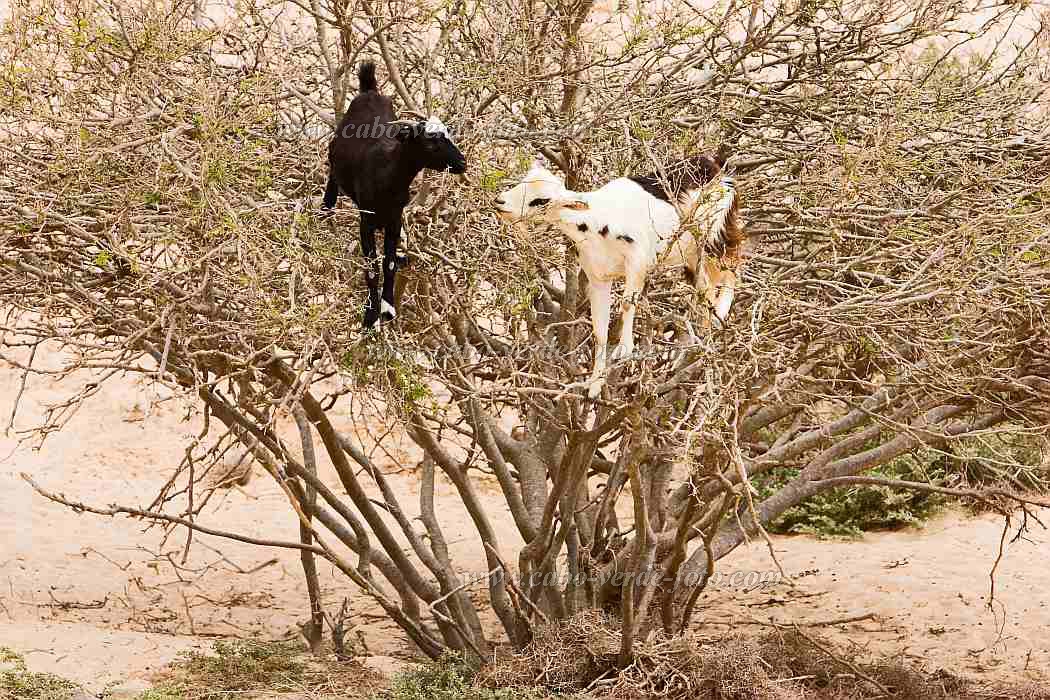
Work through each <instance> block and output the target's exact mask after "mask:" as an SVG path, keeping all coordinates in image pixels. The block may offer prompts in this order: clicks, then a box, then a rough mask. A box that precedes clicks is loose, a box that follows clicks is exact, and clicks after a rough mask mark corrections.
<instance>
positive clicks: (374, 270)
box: [324, 61, 467, 328]
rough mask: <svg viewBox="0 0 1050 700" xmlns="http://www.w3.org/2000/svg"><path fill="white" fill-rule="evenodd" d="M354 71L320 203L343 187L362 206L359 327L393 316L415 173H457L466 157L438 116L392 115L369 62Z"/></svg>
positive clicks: (327, 203) (328, 202) (328, 204)
mask: <svg viewBox="0 0 1050 700" xmlns="http://www.w3.org/2000/svg"><path fill="white" fill-rule="evenodd" d="M357 77H358V81H359V84H360V94H358V95H357V96H356V97H354V99H353V101H352V102H351V103H350V108H349V109H348V110H347V111H346V114H345V115H344V116H343V119H342V121H341V122H340V123H339V128H338V129H337V130H336V134H335V136H334V137H332V141H331V143H330V144H329V146H328V167H329V172H328V186H327V188H325V193H324V209H326V210H331V209H332V208H333V207H335V203H336V199H337V198H338V196H339V194H340V192H342V193H343V194H347V195H349V196H350V198H351V199H352V200H353V201H354V204H356V205H357V207H358V209H359V210H360V211H361V253H362V254H363V255H364V257H365V264H366V266H367V267H366V270H365V279H366V282H367V283H368V301H367V302H366V305H365V313H364V326H365V328H371V327H372V326H374V325H375V324H376V321H379V320H380V319H382V320H383V321H392V320H393V319H394V317H395V316H396V315H397V310H396V309H395V307H394V278H395V276H396V274H397V268H398V259H397V246H398V243H399V242H400V241H401V215H402V212H403V211H404V208H405V206H406V205H407V204H408V202H409V186H410V185H411V184H412V180H414V179H415V177H416V175H418V174H419V171H420V170H423V169H425V168H428V169H430V170H439V171H448V172H451V173H454V174H457V175H458V174H461V173H463V172H465V171H466V169H467V161H466V159H465V158H464V157H463V154H462V153H460V151H459V149H458V148H456V145H455V144H454V143H453V142H452V138H451V137H450V135H449V133H448V129H447V128H446V127H445V125H444V124H442V123H441V120H440V119H438V118H437V117H433V116H431V117H428V118H425V119H422V118H421V119H414V120H398V119H397V118H396V116H395V115H394V106H393V102H392V101H391V100H390V98H389V97H386V96H385V95H381V94H380V93H379V91H378V90H377V83H376V67H375V64H374V63H372V62H371V61H369V62H365V63H362V64H361V67H360V69H359V70H358V72H357ZM416 116H421V115H416ZM379 229H382V230H383V293H382V297H380V294H379V284H378V283H379V260H378V258H377V257H376V241H375V234H376V231H377V230H379Z"/></svg>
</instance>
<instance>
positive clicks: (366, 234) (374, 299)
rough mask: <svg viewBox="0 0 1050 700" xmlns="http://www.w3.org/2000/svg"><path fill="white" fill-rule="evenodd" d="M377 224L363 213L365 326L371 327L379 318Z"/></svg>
mask: <svg viewBox="0 0 1050 700" xmlns="http://www.w3.org/2000/svg"><path fill="white" fill-rule="evenodd" d="M377 228H378V227H377V226H376V222H375V220H374V219H373V218H372V217H371V216H367V215H364V214H362V215H361V255H362V256H364V259H365V283H366V284H367V285H368V301H366V302H365V317H364V327H365V328H371V327H372V326H374V325H376V321H378V320H379V307H380V301H379V258H378V257H377V256H376V229H377Z"/></svg>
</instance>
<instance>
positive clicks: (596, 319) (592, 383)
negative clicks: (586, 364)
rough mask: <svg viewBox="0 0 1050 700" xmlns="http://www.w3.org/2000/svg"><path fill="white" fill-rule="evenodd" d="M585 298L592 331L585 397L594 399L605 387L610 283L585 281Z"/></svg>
mask: <svg viewBox="0 0 1050 700" xmlns="http://www.w3.org/2000/svg"><path fill="white" fill-rule="evenodd" d="M587 297H588V298H589V299H590V301H591V328H592V329H593V331H594V365H593V367H592V368H591V378H590V380H589V381H588V387H587V397H588V398H590V399H596V398H598V396H599V395H600V394H601V393H602V387H603V386H604V385H605V357H606V347H607V346H608V344H609V308H610V307H611V306H612V282H599V281H595V280H591V279H590V278H588V280H587Z"/></svg>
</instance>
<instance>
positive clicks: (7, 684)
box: [0, 647, 78, 700]
mask: <svg viewBox="0 0 1050 700" xmlns="http://www.w3.org/2000/svg"><path fill="white" fill-rule="evenodd" d="M77 689H78V686H77V685H76V684H75V683H73V682H72V681H67V680H66V679H65V678H60V677H59V676H56V675H54V674H52V673H34V672H33V671H30V670H29V669H27V668H26V664H25V660H24V659H23V658H22V656H21V655H19V654H17V653H15V652H14V651H12V650H11V649H8V648H7V647H0V700H65V699H66V698H69V697H72V695H73V693H74V692H75V691H76V690H77Z"/></svg>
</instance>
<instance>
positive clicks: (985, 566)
mask: <svg viewBox="0 0 1050 700" xmlns="http://www.w3.org/2000/svg"><path fill="white" fill-rule="evenodd" d="M60 362H61V356H60V355H58V354H57V353H54V352H43V353H40V354H38V357H37V364H38V366H49V367H58V366H59V364H60ZM19 381H20V372H18V371H16V370H15V369H13V368H11V367H10V366H7V365H0V397H2V400H0V421H2V425H4V426H6V424H7V419H8V416H9V415H10V412H11V407H12V402H13V399H14V396H15V395H16V393H17V391H18V385H19ZM68 388H69V387H66V386H65V385H60V384H57V383H56V382H54V381H53V380H52V379H50V378H30V379H29V382H28V385H27V388H26V392H25V395H24V396H23V399H22V403H21V406H20V410H19V414H18V418H17V420H16V422H15V426H16V429H17V428H25V427H28V426H30V425H32V424H34V422H35V421H36V420H37V419H39V417H40V416H41V415H42V411H43V410H44V408H45V406H46V404H48V403H53V402H56V401H58V400H60V399H62V398H63V397H65V396H66V393H67V391H68ZM151 398H156V397H155V396H152V394H151V392H150V391H149V390H147V389H145V388H143V386H142V385H140V384H138V383H135V382H130V383H124V384H119V383H109V384H105V385H103V388H102V390H101V391H100V392H99V393H98V394H97V395H96V396H94V397H93V398H92V399H90V400H89V401H88V402H87V403H86V404H85V405H84V407H83V408H82V409H81V410H80V411H79V412H78V413H77V414H76V415H75V416H74V417H73V419H72V420H71V421H70V422H69V424H68V426H67V427H66V429H65V430H63V431H62V432H61V433H58V434H55V435H51V436H50V437H49V438H48V439H47V441H46V442H45V443H44V445H43V447H42V448H41V449H39V450H34V449H31V448H30V447H29V446H26V445H22V446H18V443H17V441H16V440H15V437H16V434H15V433H12V435H11V436H9V437H0V459H2V461H0V513H2V514H3V515H2V517H0V646H9V647H12V648H14V649H16V650H18V651H20V652H22V653H24V654H25V655H26V658H27V660H28V663H29V665H30V667H31V668H33V669H37V670H48V671H53V672H56V673H59V674H61V675H63V676H66V677H69V678H72V679H74V680H77V681H79V682H82V683H83V684H85V686H86V687H87V688H89V689H91V690H93V691H96V692H97V691H99V690H101V689H103V688H105V687H107V686H112V685H116V684H121V683H127V682H128V681H129V680H130V681H132V682H141V681H142V680H144V679H148V677H149V676H150V675H151V674H152V673H153V672H155V670H156V669H158V667H160V666H162V665H163V664H165V663H167V662H169V661H170V660H171V659H172V658H174V657H175V655H177V654H178V653H179V652H181V651H183V650H186V649H190V648H206V647H207V646H208V645H209V643H210V642H211V641H212V639H214V638H216V637H226V636H233V637H259V638H269V639H276V638H287V637H291V636H295V635H296V634H297V628H296V622H297V621H301V620H304V619H305V617H306V615H305V603H304V601H305V591H304V587H303V584H302V578H301V574H300V571H299V567H298V555H297V554H296V553H295V552H293V551H290V550H280V551H277V552H273V551H264V550H261V549H258V548H256V547H253V546H250V545H245V544H241V543H237V542H232V541H229V540H223V539H219V538H214V537H205V536H197V537H195V538H194V540H193V543H192V544H191V546H190V548H189V553H188V557H187V559H186V561H185V563H183V559H182V557H183V553H184V549H185V545H186V540H185V533H184V532H178V533H175V534H173V535H172V536H171V537H170V538H169V539H167V540H165V539H164V537H163V533H161V532H160V531H159V530H157V529H152V530H148V529H145V528H144V525H143V524H142V523H140V522H137V521H134V520H130V519H127V518H123V517H117V518H105V517H99V516H95V515H89V514H77V513H74V512H73V511H71V510H68V509H64V508H62V507H60V506H58V505H56V504H54V503H52V502H50V501H47V500H45V499H44V498H41V497H40V496H38V495H36V494H35V493H33V492H32V490H31V489H30V487H29V486H28V484H26V483H25V482H24V481H22V480H21V479H20V478H19V476H18V475H19V473H20V472H23V471H24V472H29V473H30V474H32V475H33V477H34V478H35V479H37V480H38V481H39V482H40V483H41V484H42V485H44V486H45V487H47V488H50V489H53V490H55V491H60V492H64V493H65V494H66V495H68V496H70V497H72V498H74V499H75V500H82V501H83V502H86V503H90V504H93V505H105V504H108V503H111V502H120V503H122V504H128V505H139V504H141V505H145V504H146V503H148V501H149V500H150V498H151V497H152V495H153V494H154V492H155V491H156V489H157V487H158V486H159V485H160V484H161V483H162V481H163V479H164V476H165V473H166V470H168V469H170V468H171V467H172V466H173V465H174V464H176V463H177V462H178V460H179V459H180V458H181V456H182V454H183V451H184V450H185V448H186V445H187V444H188V443H189V442H190V440H192V438H193V436H194V435H195V434H196V432H197V431H198V430H199V428H200V420H201V419H200V416H198V415H196V414H195V413H193V412H192V411H188V410H187V407H185V406H181V405H179V404H178V403H177V402H176V401H167V402H162V403H159V404H153V405H152V406H151ZM0 427H2V426H0ZM388 444H389V448H388V454H387V455H377V459H378V460H379V463H380V464H381V465H382V467H383V468H384V469H387V470H388V471H390V472H391V479H392V483H393V484H394V487H395V488H396V489H397V490H398V491H399V492H402V493H410V494H415V493H417V490H418V487H417V480H416V477H415V475H414V474H413V473H412V472H411V471H408V470H407V469H406V468H405V467H407V466H408V465H411V464H414V463H415V455H414V452H413V451H412V450H411V448H410V446H409V445H407V444H405V443H404V442H401V441H398V440H397V439H396V438H392V439H391V441H390V442H389V443H388ZM480 490H481V491H482V492H483V493H484V494H485V497H486V499H488V500H489V502H490V503H491V504H492V506H493V508H494V509H495V512H497V513H499V514H501V515H500V516H499V517H498V518H497V526H498V528H499V530H500V532H501V533H503V536H504V542H505V543H506V544H505V545H504V546H505V547H506V548H507V549H508V550H512V549H514V548H516V547H517V546H518V539H517V537H516V535H515V534H514V532H513V525H512V523H511V522H510V518H509V516H508V515H507V514H506V510H505V508H502V507H500V506H499V505H498V504H499V499H498V497H497V493H496V489H495V488H494V485H493V484H485V483H483V484H481V489H480ZM222 493H223V495H222V497H221V498H219V499H218V500H215V501H213V502H212V503H211V504H209V506H208V508H207V511H206V514H205V516H202V521H204V518H205V517H206V522H207V524H210V525H213V526H216V527H220V528H225V529H230V530H236V531H238V532H242V533H245V534H249V535H255V536H265V537H271V538H279V539H294V538H295V532H296V530H295V527H296V524H295V522H294V521H293V520H292V519H291V518H290V517H289V515H288V509H287V508H286V507H285V506H284V505H283V503H282V499H283V497H282V495H281V493H280V492H279V490H278V489H277V488H276V486H275V485H274V484H273V483H272V482H271V481H270V480H269V479H268V478H267V477H265V475H256V477H255V478H253V479H252V480H251V482H250V483H248V484H247V486H246V487H244V488H243V489H230V490H227V491H224V492H222ZM438 498H439V499H440V504H439V507H438V512H439V513H440V517H441V519H442V523H443V525H444V526H445V528H446V533H447V535H448V536H449V538H450V539H451V540H453V555H454V559H455V560H456V561H458V562H459V563H460V566H461V567H462V568H463V569H464V570H465V571H474V572H481V571H484V566H483V562H482V560H481V553H480V552H479V551H478V548H477V547H476V543H475V538H474V535H473V530H472V528H471V527H470V526H469V525H468V520H467V518H466V516H465V515H464V514H463V512H462V510H461V509H460V508H459V507H458V505H457V504H456V502H455V499H454V498H453V497H452V490H451V488H450V487H449V486H448V484H439V487H438ZM1048 515H1050V514H1048ZM1001 536H1002V524H1001V522H1000V521H999V520H998V519H996V518H995V517H992V516H980V517H971V516H967V515H964V514H961V513H952V514H947V515H945V516H943V517H941V518H940V519H937V520H935V521H933V522H931V523H930V524H928V525H927V526H926V527H925V528H924V529H922V530H910V531H905V532H896V533H880V534H872V535H868V536H867V537H866V538H865V539H864V540H863V541H860V542H836V541H831V542H828V541H819V540H815V539H812V538H808V537H801V536H800V537H776V538H774V540H773V541H774V545H775V550H776V553H777V556H778V559H779V561H780V563H781V564H782V566H783V568H784V571H785V572H786V573H787V575H788V578H790V579H791V582H790V583H789V582H787V581H784V580H780V581H777V582H774V583H769V581H771V580H773V579H776V578H777V577H778V575H777V574H776V567H775V565H774V564H773V563H772V562H771V560H770V558H769V554H768V552H767V549H766V547H765V545H764V543H754V544H752V545H751V546H749V547H745V548H741V549H739V550H738V551H737V552H735V553H733V554H732V555H731V556H730V557H728V558H727V559H726V560H724V561H723V563H722V569H721V571H722V577H721V579H719V580H718V581H716V582H715V585H714V586H713V587H712V589H711V590H710V591H709V592H708V593H706V594H705V595H704V597H703V599H702V603H701V606H700V608H699V610H698V614H697V618H696V619H697V620H698V621H699V622H700V623H702V628H703V629H704V631H708V632H712V633H717V632H722V631H725V630H726V629H728V626H729V625H730V624H731V623H732V622H733V621H736V623H737V624H741V623H742V624H743V625H744V626H743V627H742V629H743V630H745V631H747V632H748V633H751V632H758V631H760V630H762V629H763V625H762V624H761V623H768V622H769V620H770V619H771V618H773V619H776V620H778V621H804V622H822V621H828V620H832V619H837V618H843V617H853V616H860V615H866V614H869V613H870V614H873V615H874V616H875V617H874V618H869V619H866V620H863V621H860V622H856V623H852V624H848V625H842V626H839V627H835V628H825V631H826V632H827V633H828V634H831V635H832V636H834V637H836V638H838V639H839V640H840V641H843V642H846V641H848V642H849V643H854V644H858V645H861V646H862V647H865V648H866V649H868V650H869V651H870V652H871V653H876V654H890V653H903V654H904V655H906V656H907V657H909V658H911V659H913V660H915V661H920V662H922V663H924V664H926V665H927V666H928V667H929V668H938V667H946V668H950V669H954V670H956V671H965V672H968V673H972V674H977V675H981V676H983V677H986V678H992V677H995V678H1003V679H1006V678H1009V679H1017V678H1029V679H1041V680H1045V679H1047V678H1050V674H1048V670H1050V640H1048V638H1047V636H1046V634H1045V631H1046V629H1048V628H1050V605H1048V599H1047V593H1046V592H1047V591H1048V590H1050V547H1048V539H1050V538H1048V535H1047V533H1045V532H1044V531H1042V530H1041V529H1039V528H1038V527H1035V528H1033V529H1032V531H1030V532H1029V533H1028V534H1027V535H1026V536H1025V537H1024V538H1022V539H1020V540H1019V541H1017V542H1015V543H1013V544H1008V545H1007V547H1006V555H1005V557H1004V558H1003V560H1002V562H1001V564H1000V565H999V568H998V572H997V576H996V596H995V602H994V604H993V606H992V607H991V609H989V607H988V605H987V601H988V599H989V592H990V589H989V583H990V581H989V571H990V568H991V566H992V564H993V562H994V560H995V556H996V553H997V551H998V547H999V543H1000V538H1001ZM322 577H323V581H322V583H323V586H324V594H325V600H326V604H327V605H328V606H329V607H331V608H337V607H338V605H339V604H340V603H341V602H342V600H343V599H344V597H346V598H349V599H350V605H351V610H352V611H353V614H354V621H355V623H356V625H357V632H358V633H360V636H361V638H362V639H363V640H364V643H365V644H366V645H367V648H368V652H369V653H371V654H374V655H378V656H380V657H398V656H400V657H402V658H409V657H410V656H411V650H410V649H409V647H408V645H407V644H406V642H405V639H404V636H403V635H401V634H400V632H399V631H398V630H397V629H396V628H395V627H393V626H392V625H391V624H389V623H387V622H386V620H385V619H384V618H382V616H380V615H378V614H377V610H376V607H375V606H374V605H373V604H372V603H371V602H370V601H369V600H368V599H367V598H365V597H364V596H363V595H361V594H360V593H359V592H357V591H355V590H354V589H353V587H352V586H351V585H350V584H349V583H348V582H346V581H345V580H344V579H342V578H341V577H339V576H338V575H336V574H335V573H334V572H333V571H332V570H331V567H329V566H328V565H327V564H325V565H324V566H322ZM760 577H761V579H762V580H765V581H767V583H766V584H765V585H759V584H758V581H759V580H760ZM791 584H793V585H791ZM376 661H377V662H379V664H378V665H382V661H383V660H382V659H377V660H376Z"/></svg>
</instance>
